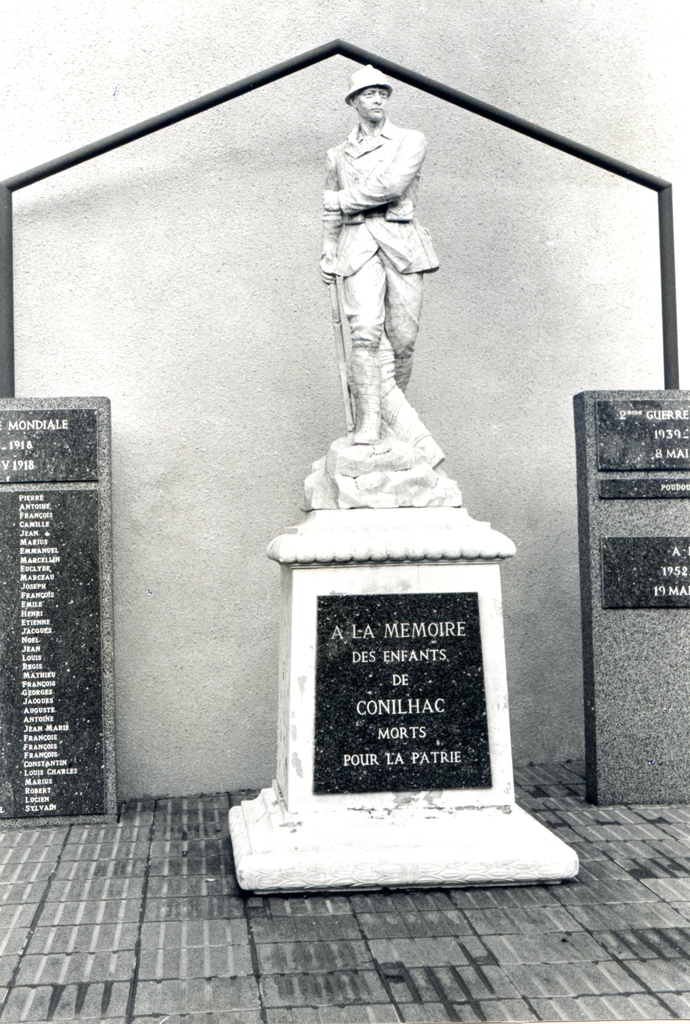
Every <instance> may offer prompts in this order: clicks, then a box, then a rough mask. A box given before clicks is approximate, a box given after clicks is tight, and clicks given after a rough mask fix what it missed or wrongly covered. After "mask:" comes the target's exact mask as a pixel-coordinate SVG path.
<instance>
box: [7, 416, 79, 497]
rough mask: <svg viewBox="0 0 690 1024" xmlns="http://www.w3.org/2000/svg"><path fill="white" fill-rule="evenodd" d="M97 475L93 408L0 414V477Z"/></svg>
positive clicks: (38, 478)
mask: <svg viewBox="0 0 690 1024" xmlns="http://www.w3.org/2000/svg"><path fill="white" fill-rule="evenodd" d="M97 479H98V415H97V412H96V410H95V409H20V410H17V411H15V410H8V409H4V410H2V412H0V481H2V482H3V483H13V482H16V483H25V482H28V481H30V480H31V481H36V482H43V481H46V482H47V481H53V482H57V481H63V480H64V481H67V480H97Z"/></svg>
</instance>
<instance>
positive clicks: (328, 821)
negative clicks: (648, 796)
mask: <svg viewBox="0 0 690 1024" xmlns="http://www.w3.org/2000/svg"><path fill="white" fill-rule="evenodd" d="M433 801H434V794H433V793H429V794H428V801H427V803H426V805H420V804H419V803H416V804H415V806H412V807H410V806H406V805H405V794H396V796H395V798H394V799H392V800H391V806H390V807H389V808H378V809H375V810H374V809H372V810H365V809H357V810H354V809H351V810H348V809H344V808H343V809H338V810H330V811H324V812H322V813H319V812H318V811H312V810H310V811H309V812H308V813H307V814H305V815H303V816H300V815H297V814H290V813H289V812H288V811H287V810H286V809H285V807H284V805H283V804H282V802H281V801H280V800H279V799H278V797H277V795H276V793H275V791H274V790H272V789H264V790H262V791H261V793H260V795H259V796H258V797H257V799H256V800H247V801H244V802H243V803H242V804H241V805H240V806H239V807H233V808H232V810H231V811H230V833H231V836H232V846H233V850H234V853H235V867H236V870H237V878H238V881H239V884H240V885H241V886H242V888H243V889H250V890H253V891H255V892H290V891H299V892H306V891H309V890H312V891H314V890H351V889H352V890H354V889H380V888H384V887H385V888H388V887H390V888H394V887H404V888H410V887H414V886H425V887H429V886H431V887H435V886H460V885H492V884H493V885H506V884H510V883H528V882H560V881H562V880H563V879H566V878H573V877H574V876H575V875H576V874H577V869H578V859H577V854H576V853H575V852H574V851H573V850H571V849H570V847H568V846H566V844H565V843H564V842H562V841H561V840H560V839H558V837H557V836H554V835H553V834H552V833H551V832H549V831H548V829H546V828H544V826H543V825H540V824H539V822H537V821H535V819H534V818H532V817H531V816H530V815H529V814H527V813H526V812H525V811H523V810H522V809H521V808H519V807H517V806H515V805H514V804H512V805H508V806H506V807H505V808H500V807H484V808H468V807H460V808H457V809H453V808H447V807H435V806H434V802H433Z"/></svg>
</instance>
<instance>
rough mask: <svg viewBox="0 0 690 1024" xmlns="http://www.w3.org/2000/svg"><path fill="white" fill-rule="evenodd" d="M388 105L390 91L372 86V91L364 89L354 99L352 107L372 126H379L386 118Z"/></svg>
mask: <svg viewBox="0 0 690 1024" xmlns="http://www.w3.org/2000/svg"><path fill="white" fill-rule="evenodd" d="M387 105H388V89H380V88H378V87H377V86H372V88H370V89H362V91H361V92H358V93H357V95H356V96H353V97H352V106H353V107H354V108H355V110H356V111H357V113H358V114H359V116H360V117H363V118H364V120H365V121H368V122H369V123H370V124H378V123H379V122H380V121H383V119H384V117H385V116H386V107H387Z"/></svg>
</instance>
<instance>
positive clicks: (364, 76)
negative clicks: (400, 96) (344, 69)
mask: <svg viewBox="0 0 690 1024" xmlns="http://www.w3.org/2000/svg"><path fill="white" fill-rule="evenodd" d="M375 86H379V87H380V88H382V89H388V95H389V96H390V94H391V93H392V92H393V86H392V85H391V83H390V82H389V81H388V79H387V78H386V76H385V75H382V74H381V72H380V71H377V70H376V68H374V67H372V66H371V64H367V65H366V67H363V68H360V69H359V71H355V73H354V74H353V75H352V77H351V78H350V88H349V90H348V93H347V96H346V97H345V102H346V103H349V102H350V100H351V99H352V97H353V96H356V95H357V93H358V92H361V91H362V89H373V88H374V87H375Z"/></svg>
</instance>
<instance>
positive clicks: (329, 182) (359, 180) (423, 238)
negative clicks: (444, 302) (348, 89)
mask: <svg viewBox="0 0 690 1024" xmlns="http://www.w3.org/2000/svg"><path fill="white" fill-rule="evenodd" d="M425 155H426V139H425V138H424V136H423V135H422V133H421V132H417V131H408V130H406V129H404V128H397V127H396V126H395V125H394V124H391V122H390V121H388V120H386V122H385V124H384V126H383V128H382V129H381V131H380V132H379V133H378V135H374V136H367V135H362V134H361V133H360V129H359V126H357V127H356V128H355V129H354V130H353V131H352V133H351V134H350V135H349V136H348V138H347V139H346V140H345V142H343V143H341V144H340V145H339V146H335V147H334V148H333V149H329V151H328V153H327V157H326V188H327V189H329V190H331V191H334V192H337V193H338V199H339V201H340V208H341V212H340V213H324V259H323V260H322V267H323V269H324V270H327V271H329V272H330V273H334V274H338V275H339V276H342V277H349V276H351V275H352V274H355V273H357V271H358V270H360V269H361V268H362V267H363V266H364V264H365V263H366V262H367V261H368V260H369V259H370V258H371V257H372V256H373V255H374V253H376V251H377V250H378V249H381V250H382V251H383V252H384V253H385V255H386V256H387V257H388V259H389V260H390V262H391V263H392V264H393V266H394V267H395V269H396V270H397V271H398V272H399V273H401V274H413V273H425V272H429V271H433V270H436V269H437V268H438V260H437V258H436V254H435V253H434V250H433V246H432V244H431V238H430V237H429V232H428V231H427V230H426V228H423V227H421V225H419V224H418V223H417V222H416V220H415V203H416V199H417V190H418V187H419V177H420V172H421V167H422V164H423V162H424V157H425Z"/></svg>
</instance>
